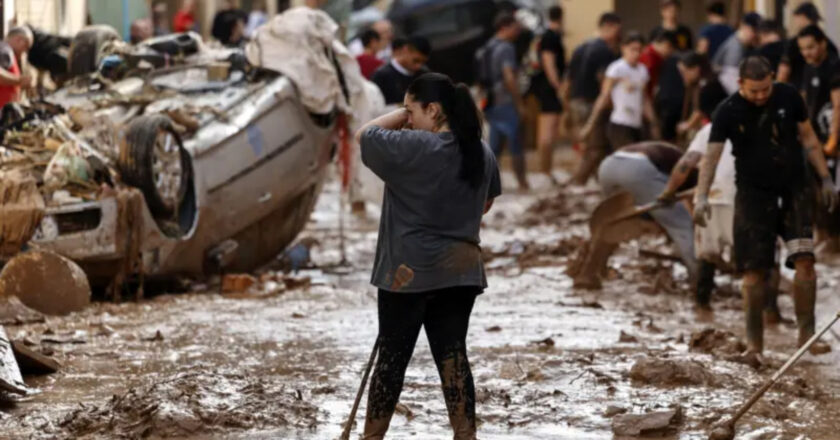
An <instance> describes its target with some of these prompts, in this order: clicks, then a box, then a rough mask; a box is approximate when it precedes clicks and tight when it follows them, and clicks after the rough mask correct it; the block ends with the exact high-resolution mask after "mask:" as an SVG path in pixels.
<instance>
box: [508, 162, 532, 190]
mask: <svg viewBox="0 0 840 440" xmlns="http://www.w3.org/2000/svg"><path fill="white" fill-rule="evenodd" d="M512 159H513V172H514V174H516V181H517V182H518V183H519V189H523V190H528V189H531V185H529V184H528V176H527V173H526V172H525V155H523V154H518V155H515V156H513V158H512Z"/></svg>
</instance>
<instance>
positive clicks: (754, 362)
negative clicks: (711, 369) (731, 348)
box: [726, 349, 764, 370]
mask: <svg viewBox="0 0 840 440" xmlns="http://www.w3.org/2000/svg"><path fill="white" fill-rule="evenodd" d="M726 359H727V360H728V361H731V362H737V363H739V364H744V365H749V366H750V367H752V368H753V369H754V370H758V369H759V368H761V367H762V366H763V365H764V356H762V355H761V353H760V352H757V351H755V350H752V349H747V351H745V352H743V353H741V354H736V355H734V356H730V357H728V358H726Z"/></svg>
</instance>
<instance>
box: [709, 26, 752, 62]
mask: <svg viewBox="0 0 840 440" xmlns="http://www.w3.org/2000/svg"><path fill="white" fill-rule="evenodd" d="M746 55H747V47H746V46H744V44H743V43H741V40H739V39H738V35H737V34H732V35H731V36H730V37H729V38H728V39H727V40H726V41H725V42H724V43H723V45H722V46H720V48H719V49H718V50H717V52H715V56H714V58H713V59H712V64H714V65H716V66H718V67H738V65H739V64H741V60H743V59H744V58H745V57H746Z"/></svg>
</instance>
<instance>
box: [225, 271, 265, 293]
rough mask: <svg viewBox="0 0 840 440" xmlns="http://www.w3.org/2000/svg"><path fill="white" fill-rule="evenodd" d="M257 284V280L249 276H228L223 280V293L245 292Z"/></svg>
mask: <svg viewBox="0 0 840 440" xmlns="http://www.w3.org/2000/svg"><path fill="white" fill-rule="evenodd" d="M256 283H257V279H256V278H255V277H253V276H251V275H248V274H227V275H225V276H224V278H222V292H226V293H236V292H244V291H246V290H248V289H250V288H251V286H253V285H254V284H256Z"/></svg>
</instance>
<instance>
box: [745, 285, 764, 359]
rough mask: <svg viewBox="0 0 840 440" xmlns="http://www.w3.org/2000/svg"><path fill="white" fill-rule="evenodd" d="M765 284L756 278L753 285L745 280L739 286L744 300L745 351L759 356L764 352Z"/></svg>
mask: <svg viewBox="0 0 840 440" xmlns="http://www.w3.org/2000/svg"><path fill="white" fill-rule="evenodd" d="M765 288H766V282H765V280H764V278H758V279H757V280H756V282H755V283H754V284H752V283H748V282H747V281H746V280H745V281H744V284H743V285H742V286H741V294H742V296H743V300H744V317H745V318H746V325H747V351H748V352H752V353H756V354H761V353H762V352H763V351H764V317H763V314H762V312H763V311H764V293H765Z"/></svg>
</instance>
